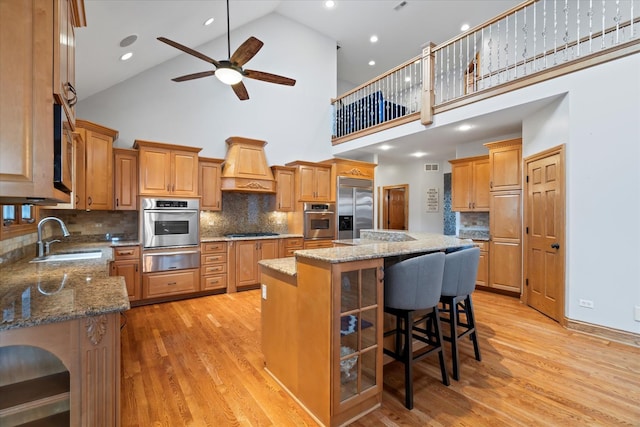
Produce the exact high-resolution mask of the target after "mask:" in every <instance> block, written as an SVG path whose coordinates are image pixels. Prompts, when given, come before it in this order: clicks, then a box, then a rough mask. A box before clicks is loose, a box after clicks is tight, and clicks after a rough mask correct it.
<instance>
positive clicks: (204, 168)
mask: <svg viewBox="0 0 640 427" xmlns="http://www.w3.org/2000/svg"><path fill="white" fill-rule="evenodd" d="M222 162H223V160H222V159H203V158H202V157H201V158H200V159H199V161H198V191H199V193H200V196H201V197H202V199H201V201H200V209H201V210H203V211H220V210H222V190H221V188H220V174H221V172H222V171H221V169H222Z"/></svg>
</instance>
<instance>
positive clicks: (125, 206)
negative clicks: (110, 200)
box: [113, 148, 138, 211]
mask: <svg viewBox="0 0 640 427" xmlns="http://www.w3.org/2000/svg"><path fill="white" fill-rule="evenodd" d="M113 158H114V179H113V183H114V187H115V193H114V204H115V210H117V211H135V210H138V152H137V151H136V150H130V149H125V148H114V149H113Z"/></svg>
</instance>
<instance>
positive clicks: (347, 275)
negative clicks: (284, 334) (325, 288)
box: [332, 259, 383, 413]
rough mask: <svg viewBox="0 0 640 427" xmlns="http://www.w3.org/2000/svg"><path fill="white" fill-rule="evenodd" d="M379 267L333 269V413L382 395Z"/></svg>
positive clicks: (375, 262)
mask: <svg viewBox="0 0 640 427" xmlns="http://www.w3.org/2000/svg"><path fill="white" fill-rule="evenodd" d="M382 265H383V260H381V259H376V260H369V261H356V262H349V263H344V264H336V265H335V266H334V272H333V286H334V289H333V295H334V316H333V319H334V327H333V337H334V340H333V343H334V345H333V352H332V355H333V359H332V360H333V362H332V368H333V399H332V400H333V412H334V413H337V412H341V411H342V410H345V409H348V408H350V407H352V406H353V405H356V404H358V403H359V402H361V401H362V399H364V398H369V397H371V396H373V395H375V394H376V393H382V319H383V317H382V316H383V306H382V296H383V293H382V292H383V282H382V279H383V277H382V276H383V272H382Z"/></svg>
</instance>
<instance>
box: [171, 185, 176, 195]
mask: <svg viewBox="0 0 640 427" xmlns="http://www.w3.org/2000/svg"><path fill="white" fill-rule="evenodd" d="M175 191H176V185H175V184H173V185H172V186H171V192H172V193H175Z"/></svg>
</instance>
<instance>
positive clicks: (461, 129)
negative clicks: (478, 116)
mask: <svg viewBox="0 0 640 427" xmlns="http://www.w3.org/2000/svg"><path fill="white" fill-rule="evenodd" d="M472 127H473V126H471V125H460V126H458V130H459V131H460V132H466V131H468V130H470V129H471V128H472Z"/></svg>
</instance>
